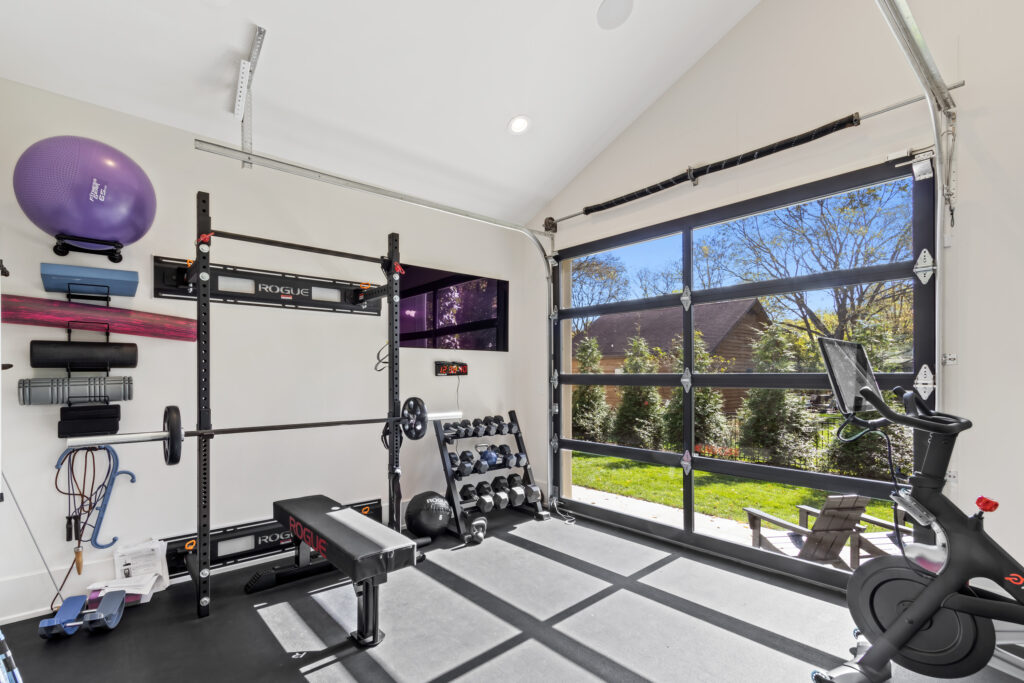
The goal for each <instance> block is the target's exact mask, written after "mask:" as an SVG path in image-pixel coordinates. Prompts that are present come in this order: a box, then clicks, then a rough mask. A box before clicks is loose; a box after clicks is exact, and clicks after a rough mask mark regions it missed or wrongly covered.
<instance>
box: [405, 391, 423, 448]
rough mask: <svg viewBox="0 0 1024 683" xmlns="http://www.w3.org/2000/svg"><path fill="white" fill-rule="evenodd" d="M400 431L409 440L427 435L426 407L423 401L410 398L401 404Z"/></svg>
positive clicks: (413, 397)
mask: <svg viewBox="0 0 1024 683" xmlns="http://www.w3.org/2000/svg"><path fill="white" fill-rule="evenodd" d="M402 431H403V432H405V435H406V436H407V437H409V438H410V439H413V440H415V439H422V438H423V437H424V436H426V435H427V406H426V405H425V404H424V403H423V399H421V398H416V397H415V396H411V397H410V398H407V399H405V403H403V404H402Z"/></svg>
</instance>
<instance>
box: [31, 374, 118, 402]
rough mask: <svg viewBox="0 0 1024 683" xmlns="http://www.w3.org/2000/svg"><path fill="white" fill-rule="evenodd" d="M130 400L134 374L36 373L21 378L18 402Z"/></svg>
mask: <svg viewBox="0 0 1024 683" xmlns="http://www.w3.org/2000/svg"><path fill="white" fill-rule="evenodd" d="M130 400H132V378H131V377H56V378H54V379H47V378H42V377H36V378H33V379H19V380H18V403H20V404H21V405H23V406H38V405H59V404H62V403H68V402H69V401H78V402H86V403H88V402H101V401H130Z"/></svg>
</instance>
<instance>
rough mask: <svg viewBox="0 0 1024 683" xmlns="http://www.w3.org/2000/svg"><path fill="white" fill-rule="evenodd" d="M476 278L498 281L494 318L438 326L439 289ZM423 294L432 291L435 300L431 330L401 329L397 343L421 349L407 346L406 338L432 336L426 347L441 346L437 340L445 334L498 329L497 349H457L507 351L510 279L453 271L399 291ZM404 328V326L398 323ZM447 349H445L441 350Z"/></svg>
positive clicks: (416, 347) (429, 337)
mask: <svg viewBox="0 0 1024 683" xmlns="http://www.w3.org/2000/svg"><path fill="white" fill-rule="evenodd" d="M474 280H493V281H494V282H495V283H497V286H496V288H495V289H496V291H495V297H496V299H497V302H496V303H497V306H496V310H497V313H496V316H495V317H493V318H487V319H484V320H474V321H473V322H469V323H460V324H458V325H447V326H445V327H438V326H437V321H438V320H439V319H440V318H439V317H438V312H439V311H438V296H437V293H438V291H440V290H442V289H446V288H448V287H452V286H454V285H460V284H464V283H467V282H472V281H474ZM421 294H430V295H431V301H432V302H433V307H434V315H433V325H432V326H431V327H430V329H427V330H422V331H419V332H400V333H399V335H398V345H399V347H401V348H405V349H422V348H424V347H422V346H404V345H403V342H407V341H419V340H421V339H429V340H430V342H431V344H432V346H427V347H425V348H427V349H432V350H433V349H438V348H439V347H438V346H437V340H438V338H439V337H446V336H448V335H454V334H460V333H463V332H476V331H479V330H491V329H493V330H495V344H494V345H495V348H494V349H458V350H459V351H504V352H508V280H501V279H498V278H495V277H487V276H484V275H469V274H468V273H452V275H451V276H449V277H446V278H442V279H440V280H435V281H434V282H428V283H426V284H423V285H420V286H418V287H411V288H409V289H407V290H405V291H402V292H401V293H400V296H401V298H403V299H406V298H411V297H414V296H419V295H421ZM399 327H401V326H399ZM442 350H444V349H442Z"/></svg>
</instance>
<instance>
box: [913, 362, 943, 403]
mask: <svg viewBox="0 0 1024 683" xmlns="http://www.w3.org/2000/svg"><path fill="white" fill-rule="evenodd" d="M914 388H915V389H917V393H919V394H921V398H923V399H925V400H927V399H928V397H929V396H931V395H932V392H933V391H935V389H937V388H938V387H937V386H936V384H935V374H934V373H932V369H931V368H930V367H928V366H927V365H922V366H921V369H920V370H918V372H917V377H915V378H914Z"/></svg>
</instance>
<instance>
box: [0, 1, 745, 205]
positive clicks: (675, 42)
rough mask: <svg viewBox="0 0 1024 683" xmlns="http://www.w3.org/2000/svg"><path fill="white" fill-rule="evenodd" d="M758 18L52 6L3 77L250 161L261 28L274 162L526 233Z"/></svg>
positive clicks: (241, 4)
mask: <svg viewBox="0 0 1024 683" xmlns="http://www.w3.org/2000/svg"><path fill="white" fill-rule="evenodd" d="M756 3H757V0H728V1H727V2H723V1H722V0H635V2H633V1H632V0H604V7H603V9H602V8H601V5H602V0H501V1H498V0H491V1H486V0H433V1H431V2H425V1H423V0H373V1H367V0H307V1H306V2H280V0H278V1H276V2H274V1H271V0H252V1H249V0H177V1H175V2H140V1H139V0H90V1H89V2H68V1H67V0H63V1H59V0H33V1H32V2H17V3H7V6H6V7H5V8H4V12H3V13H4V17H3V21H2V22H0V77H3V78H7V79H10V80H13V81H18V82H21V83H25V84H28V85H31V86H35V87H39V88H42V89H45V90H49V91H52V92H56V93H59V94H62V95H67V96H70V97H73V98H77V99H80V100H84V101H87V102H92V103H95V104H99V105H102V106H105V107H109V108H112V109H115V110H118V111H122V112H126V113H129V114H134V115H137V116H141V117H143V118H146V119H150V120H153V121H157V122H159V123H164V124H167V125H170V126H174V127H177V128H182V129H185V130H188V131H191V132H193V133H195V134H196V135H198V136H200V137H204V138H209V139H216V140H222V141H225V142H228V143H230V144H234V145H238V144H239V141H240V133H239V124H238V122H237V121H236V120H235V119H234V117H233V114H232V108H233V104H234V92H235V85H236V80H237V77H238V64H239V60H240V59H242V58H246V57H247V56H248V53H249V48H250V44H251V42H252V36H253V32H254V25H257V24H258V25H260V26H263V27H265V28H266V29H267V35H266V41H265V43H264V47H263V51H262V54H261V56H260V58H259V61H258V65H257V69H256V72H255V74H254V77H253V95H254V98H255V106H254V108H253V111H252V112H251V114H250V115H251V116H252V124H253V131H254V135H253V140H254V149H255V151H256V152H258V153H262V154H267V155H271V156H276V157H280V158H284V159H287V160H290V161H294V162H297V163H300V164H304V165H308V166H314V167H317V168H321V169H324V170H327V171H330V172H332V173H336V174H339V175H344V176H347V177H351V178H355V179H358V180H361V181H364V182H368V183H372V184H376V185H380V186H383V187H387V188H389V189H393V190H398V191H401V192H405V193H408V194H413V195H417V196H420V197H424V198H427V199H431V200H433V201H437V202H443V203H448V204H451V205H454V206H458V207H461V208H463V209H467V210H471V211H477V212H480V213H484V214H488V215H491V216H495V217H498V218H501V219H504V220H510V221H516V222H523V221H525V220H527V219H529V218H530V217H531V216H533V215H534V214H535V213H536V212H537V211H539V210H540V209H541V208H542V207H543V206H544V204H545V203H546V202H547V201H548V200H549V199H550V198H551V197H553V196H554V195H556V194H557V193H558V192H559V190H561V189H562V188H563V187H565V185H566V184H567V183H568V182H569V181H570V180H571V179H572V178H573V177H575V176H576V174H578V173H579V172H580V171H581V170H582V169H583V168H584V167H585V166H586V165H587V163H589V162H590V161H591V160H592V159H593V158H594V156H596V155H597V154H598V153H599V152H600V151H601V150H602V149H604V148H605V147H606V146H607V145H608V144H609V143H610V142H611V141H612V140H613V139H614V138H615V137H616V136H617V135H618V134H619V133H621V132H622V130H623V129H625V128H626V127H627V126H628V125H629V124H630V123H631V122H632V121H633V120H634V119H635V118H636V117H637V116H638V115H639V114H640V113H642V112H643V111H644V110H645V109H646V108H647V107H648V106H650V104H651V103H652V102H654V100H656V99H657V98H658V97H659V96H660V95H661V94H662V93H663V92H664V91H665V90H666V89H667V88H668V87H669V86H670V85H671V84H672V83H674V82H675V81H676V80H677V79H678V78H679V77H680V76H681V75H682V74H683V73H684V72H686V70H687V69H689V68H690V67H691V66H693V64H694V63H696V62H697V60H699V59H700V58H701V56H702V55H704V53H705V52H707V50H708V49H710V48H711V47H712V46H713V45H714V44H715V43H716V42H717V41H718V40H719V39H720V38H721V37H722V36H723V35H725V34H726V33H727V32H728V31H729V29H730V28H732V26H734V25H735V24H736V22H738V21H739V20H740V19H741V18H742V17H743V16H744V15H745V14H746V13H747V12H748V11H749V10H750V9H751V8H752V7H753V6H754V5H755V4H756ZM630 6H632V12H631V13H629V14H628V19H626V21H625V23H623V24H621V26H619V27H618V28H613V29H606V28H602V27H601V25H599V17H600V19H601V22H600V23H608V22H609V21H614V20H615V19H616V18H619V19H621V17H622V16H625V15H626V13H627V12H628V10H629V8H630ZM616 13H619V17H616V16H615V14H616ZM516 115H526V116H528V117H529V119H530V122H531V125H530V128H529V129H528V130H527V132H525V133H524V134H521V135H512V134H510V133H509V131H508V129H507V124H508V122H509V121H510V119H511V118H512V117H514V116H516ZM65 132H73V131H54V134H60V133H65ZM197 153H198V152H197Z"/></svg>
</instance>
